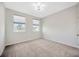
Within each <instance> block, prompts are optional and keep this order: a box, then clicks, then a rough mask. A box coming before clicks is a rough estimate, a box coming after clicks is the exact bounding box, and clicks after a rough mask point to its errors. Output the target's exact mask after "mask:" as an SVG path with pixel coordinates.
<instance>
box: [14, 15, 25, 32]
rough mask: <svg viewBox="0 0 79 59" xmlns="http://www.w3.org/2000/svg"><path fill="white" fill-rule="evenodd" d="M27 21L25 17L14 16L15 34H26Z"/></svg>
mask: <svg viewBox="0 0 79 59" xmlns="http://www.w3.org/2000/svg"><path fill="white" fill-rule="evenodd" d="M25 25H26V21H25V18H24V17H21V16H16V15H14V16H13V26H14V27H13V29H14V32H25V30H26V29H25Z"/></svg>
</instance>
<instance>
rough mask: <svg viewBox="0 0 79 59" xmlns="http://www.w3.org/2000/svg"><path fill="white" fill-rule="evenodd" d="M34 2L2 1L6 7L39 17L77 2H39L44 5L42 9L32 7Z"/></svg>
mask: <svg viewBox="0 0 79 59" xmlns="http://www.w3.org/2000/svg"><path fill="white" fill-rule="evenodd" d="M34 3H35V2H4V4H5V6H6V8H9V9H13V10H16V11H19V12H22V13H26V14H29V15H33V16H36V17H40V18H43V17H46V16H48V15H51V14H54V13H57V12H59V11H61V10H63V9H66V8H69V7H72V6H74V5H76V4H77V2H41V4H43V5H45V6H44V7H43V10H40V11H39V10H35V9H34V5H33V4H34Z"/></svg>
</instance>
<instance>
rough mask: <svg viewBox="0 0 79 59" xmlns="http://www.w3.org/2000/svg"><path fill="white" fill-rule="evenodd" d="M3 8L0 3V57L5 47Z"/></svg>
mask: <svg viewBox="0 0 79 59" xmlns="http://www.w3.org/2000/svg"><path fill="white" fill-rule="evenodd" d="M4 36H5V8H4V5H3V3H0V55H1V54H2V52H3V49H4V46H5V37H4Z"/></svg>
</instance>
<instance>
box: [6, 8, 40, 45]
mask: <svg viewBox="0 0 79 59" xmlns="http://www.w3.org/2000/svg"><path fill="white" fill-rule="evenodd" d="M13 15H20V16H23V17H25V18H26V32H22V33H21V32H20V33H17V32H13V19H12V16H13ZM34 18H35V19H38V18H36V17H34V16H31V15H27V14H23V13H20V12H17V11H14V10H10V9H6V45H11V44H16V43H20V42H24V41H29V40H33V39H38V38H40V36H41V33H40V32H33V31H32V20H33V19H34Z"/></svg>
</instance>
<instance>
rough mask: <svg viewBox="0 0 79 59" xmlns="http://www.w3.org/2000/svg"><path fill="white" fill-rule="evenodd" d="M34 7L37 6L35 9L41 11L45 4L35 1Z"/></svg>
mask: <svg viewBox="0 0 79 59" xmlns="http://www.w3.org/2000/svg"><path fill="white" fill-rule="evenodd" d="M34 7H35V10H38V11H40V10H43V9H44V7H45V5H44V4H42V3H40V2H37V3H34Z"/></svg>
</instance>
